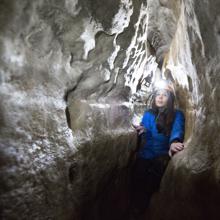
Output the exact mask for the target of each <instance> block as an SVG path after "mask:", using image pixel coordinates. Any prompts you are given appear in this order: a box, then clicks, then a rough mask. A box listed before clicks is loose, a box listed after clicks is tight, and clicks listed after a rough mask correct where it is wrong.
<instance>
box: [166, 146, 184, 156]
mask: <svg viewBox="0 0 220 220" xmlns="http://www.w3.org/2000/svg"><path fill="white" fill-rule="evenodd" d="M183 149H184V144H183V143H181V142H174V143H172V144H171V145H170V149H169V152H168V154H169V156H170V157H172V156H173V155H174V154H175V153H177V152H179V151H181V150H183Z"/></svg>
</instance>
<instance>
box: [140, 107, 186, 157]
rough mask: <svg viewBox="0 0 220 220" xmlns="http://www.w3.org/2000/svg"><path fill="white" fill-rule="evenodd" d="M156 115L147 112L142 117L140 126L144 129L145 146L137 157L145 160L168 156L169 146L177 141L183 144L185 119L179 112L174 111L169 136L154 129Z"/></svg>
mask: <svg viewBox="0 0 220 220" xmlns="http://www.w3.org/2000/svg"><path fill="white" fill-rule="evenodd" d="M155 119H156V115H155V114H154V113H152V112H150V111H149V110H147V111H146V112H145V113H144V115H143V117H142V121H141V124H142V125H143V126H144V127H145V129H146V134H145V136H144V138H146V143H145V145H144V146H143V147H142V148H140V149H139V151H138V157H143V158H145V159H149V158H154V157H156V156H160V155H164V154H168V151H169V147H170V144H171V143H172V142H173V141H175V140H178V141H180V142H183V140H184V131H185V117H184V114H183V112H182V111H181V110H178V109H175V118H174V121H173V125H172V130H171V133H170V136H166V135H165V134H163V133H158V131H157V127H156V122H155Z"/></svg>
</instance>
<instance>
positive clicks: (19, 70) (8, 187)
mask: <svg viewBox="0 0 220 220" xmlns="http://www.w3.org/2000/svg"><path fill="white" fill-rule="evenodd" d="M219 30H220V5H219V2H218V1H217V0H210V1H205V0H201V1H192V0H185V1H181V0H178V1H176V0H148V1H146V0H133V1H132V0H82V1H77V0H65V1H58V0H48V1H43V0H39V1H33V0H29V1H28V0H22V1H21V0H17V1H15V0H11V1H6V0H2V1H1V2H0V103H1V104H0V174H1V181H0V207H1V210H0V217H1V219H18V216H19V219H86V220H87V219H90V220H92V219H94V220H95V219H100V220H104V219H105V220H108V219H111V220H112V219H122V218H123V215H124V214H125V213H126V210H127V206H128V201H129V172H130V170H129V166H128V162H129V161H130V159H131V158H132V152H133V149H134V148H135V143H136V134H135V132H134V130H133V129H132V127H131V122H132V120H133V119H134V118H133V116H134V113H135V114H137V115H139V114H141V113H143V111H144V108H145V107H144V106H143V105H142V103H140V102H143V101H146V95H147V94H148V93H149V92H150V91H151V89H152V84H153V82H155V81H156V80H157V78H158V77H159V76H160V75H161V74H162V76H166V77H167V78H171V79H172V80H173V82H174V85H175V88H176V97H177V103H176V105H177V107H180V108H181V109H183V111H184V112H185V115H186V138H185V145H186V149H185V150H184V151H183V152H181V153H179V154H177V155H176V156H175V157H174V158H173V159H172V161H171V163H170V165H169V167H168V169H167V172H166V174H165V176H164V178H163V182H162V184H161V190H160V192H159V193H157V194H156V195H155V196H154V198H153V200H152V203H151V207H150V210H149V211H148V212H147V217H148V219H152V220H153V219H157V220H158V219H164V220H172V219H175V220H176V219H178V220H179V219H193V220H196V219H219V218H220V216H219V215H220V214H219V212H218V207H219V205H220V204H219V203H220V192H219V190H220V188H219V178H220V172H219V170H220V168H219V164H220V163H219V146H218V145H219V142H220V140H219V132H218V130H219V127H220V118H219V116H218V110H219V109H220V108H219V107H220V106H219V94H220V91H219V86H218V84H219V81H220V79H219V52H220V37H219V36H220V35H219ZM158 67H159V68H158ZM146 77H148V80H149V82H150V83H149V84H150V85H149V86H147V87H146V86H145V85H144V78H146ZM112 210H114V213H113V211H112ZM158 210H160V212H158Z"/></svg>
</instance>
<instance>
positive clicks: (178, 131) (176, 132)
mask: <svg viewBox="0 0 220 220" xmlns="http://www.w3.org/2000/svg"><path fill="white" fill-rule="evenodd" d="M184 134H185V117H184V114H183V112H182V111H180V110H177V111H176V115H175V119H174V122H173V126H172V130H171V134H170V139H169V144H171V143H172V142H173V141H175V140H177V141H179V142H183V140H184Z"/></svg>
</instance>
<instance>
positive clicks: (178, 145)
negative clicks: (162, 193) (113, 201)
mask: <svg viewBox="0 0 220 220" xmlns="http://www.w3.org/2000/svg"><path fill="white" fill-rule="evenodd" d="M163 84H164V86H163V87H162V88H160V87H159V88H156V89H155V91H154V93H153V99H152V103H151V108H150V109H148V110H147V111H145V113H144V115H143V118H142V121H141V124H140V125H139V126H134V127H135V129H136V130H137V132H138V136H139V139H142V140H141V143H142V145H143V146H140V148H139V149H138V152H137V158H136V162H135V165H134V170H133V190H132V191H133V196H132V208H131V211H132V214H133V215H136V214H137V215H139V214H141V213H143V212H144V211H145V209H146V208H147V207H148V205H149V202H150V198H151V196H152V194H153V193H154V192H155V191H157V190H158V188H159V185H160V181H161V178H162V176H163V173H164V171H165V169H166V167H167V164H168V162H169V160H170V158H171V157H172V156H173V155H174V154H176V153H177V152H179V151H181V150H183V148H184V145H183V140H184V130H185V118H184V114H183V112H182V111H180V110H178V109H175V108H174V100H175V96H174V92H173V90H172V89H171V87H170V86H169V84H168V83H167V82H166V81H163ZM143 142H144V143H143ZM136 217H137V216H136Z"/></svg>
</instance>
